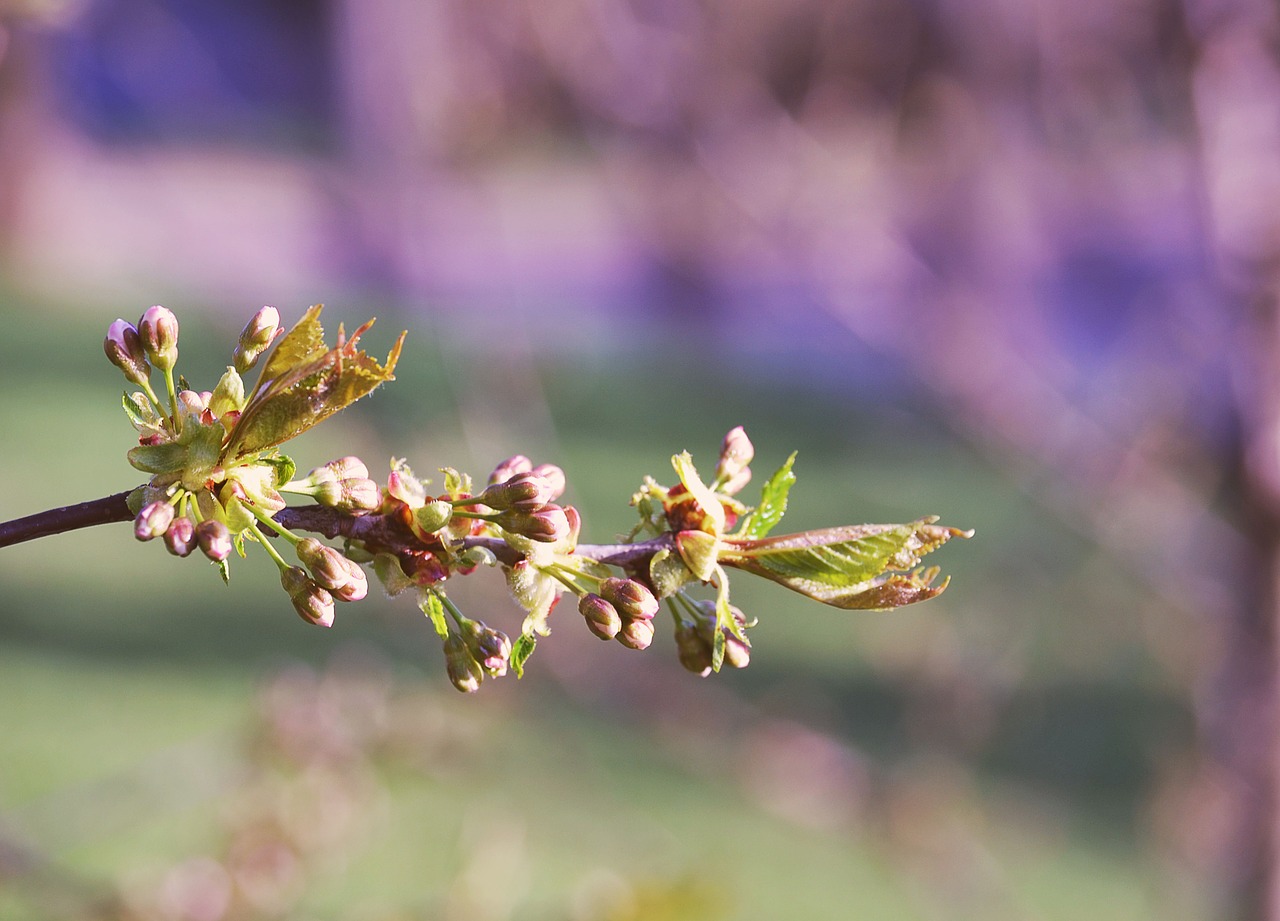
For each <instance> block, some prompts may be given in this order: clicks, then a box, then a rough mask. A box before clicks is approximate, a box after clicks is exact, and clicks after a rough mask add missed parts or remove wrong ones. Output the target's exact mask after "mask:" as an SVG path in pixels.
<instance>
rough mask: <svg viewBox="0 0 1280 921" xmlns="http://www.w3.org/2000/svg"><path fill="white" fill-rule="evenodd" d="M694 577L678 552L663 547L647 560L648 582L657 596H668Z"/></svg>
mask: <svg viewBox="0 0 1280 921" xmlns="http://www.w3.org/2000/svg"><path fill="white" fill-rule="evenodd" d="M695 578H696V577H695V576H694V574H693V573H692V572H690V571H689V567H688V566H686V565H685V564H684V560H682V559H681V558H680V554H678V553H672V552H671V550H670V549H669V548H667V547H663V548H662V549H661V550H659V551H658V552H657V553H655V554H654V555H653V557H652V558H651V559H650V560H649V583H650V584H651V585H652V586H653V588H654V591H655V592H656V593H657V596H658V597H659V598H669V597H671V596H672V595H674V594H675V593H676V592H678V591H679V590H680V588H681V587H682V586H684V585H686V584H687V583H689V582H692V581H693V580H694V579H695Z"/></svg>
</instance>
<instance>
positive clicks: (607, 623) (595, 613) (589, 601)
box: [578, 592, 622, 640]
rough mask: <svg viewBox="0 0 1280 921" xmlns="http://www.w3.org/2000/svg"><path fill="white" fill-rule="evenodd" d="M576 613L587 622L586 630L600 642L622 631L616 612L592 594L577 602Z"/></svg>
mask: <svg viewBox="0 0 1280 921" xmlns="http://www.w3.org/2000/svg"><path fill="white" fill-rule="evenodd" d="M578 613H580V614H581V615H582V616H583V617H584V618H586V621H587V629H588V630H590V631H591V632H592V633H594V634H595V635H596V636H598V637H600V639H602V640H611V639H613V638H614V637H615V636H617V635H618V631H619V630H621V629H622V618H621V617H619V616H618V610H617V608H615V607H614V606H613V605H611V604H610V603H609V602H607V601H605V600H604V599H603V598H601V597H600V596H599V595H597V594H595V593H594V592H588V593H587V594H585V595H583V596H582V597H581V598H580V599H579V600H578Z"/></svg>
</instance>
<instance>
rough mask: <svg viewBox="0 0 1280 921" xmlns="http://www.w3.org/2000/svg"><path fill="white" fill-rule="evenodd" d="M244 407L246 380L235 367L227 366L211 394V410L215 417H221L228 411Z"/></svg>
mask: <svg viewBox="0 0 1280 921" xmlns="http://www.w3.org/2000/svg"><path fill="white" fill-rule="evenodd" d="M242 409H244V381H243V380H241V379H240V375H239V374H237V373H236V369H235V368H230V367H229V368H227V370H226V372H225V373H224V374H223V375H222V378H221V380H219V381H218V386H216V387H214V388H213V393H211V394H209V412H211V413H213V418H215V419H221V418H222V417H223V416H225V415H226V414H227V413H231V412H239V411H240V410H242Z"/></svg>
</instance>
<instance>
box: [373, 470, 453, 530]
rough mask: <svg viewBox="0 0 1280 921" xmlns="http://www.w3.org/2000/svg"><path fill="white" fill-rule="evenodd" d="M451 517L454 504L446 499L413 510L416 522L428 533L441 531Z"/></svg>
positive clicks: (433, 501) (436, 500)
mask: <svg viewBox="0 0 1280 921" xmlns="http://www.w3.org/2000/svg"><path fill="white" fill-rule="evenodd" d="M370 482H372V480H371V481H370ZM451 518H453V506H452V505H450V504H449V503H448V502H447V501H446V500H444V499H434V500H432V501H431V502H428V503H427V504H426V505H424V506H423V507H422V508H420V509H415V510H414V512H413V520H414V522H415V523H416V524H417V525H418V527H419V528H421V529H422V530H423V531H424V532H425V533H427V534H434V533H435V532H436V531H439V530H440V529H441V528H443V527H444V526H445V525H447V524H448V523H449V520H450V519H451Z"/></svg>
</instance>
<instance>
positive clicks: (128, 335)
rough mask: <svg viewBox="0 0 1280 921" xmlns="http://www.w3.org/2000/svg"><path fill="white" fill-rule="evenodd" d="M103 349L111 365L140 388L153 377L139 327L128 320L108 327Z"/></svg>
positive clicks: (119, 321)
mask: <svg viewBox="0 0 1280 921" xmlns="http://www.w3.org/2000/svg"><path fill="white" fill-rule="evenodd" d="M102 348H103V350H105V351H106V353H107V358H108V359H110V361H111V363H112V364H113V365H115V366H116V367H117V368H119V369H120V370H121V371H123V372H124V376H125V378H126V379H127V380H129V381H131V382H132V383H135V384H137V385H139V386H142V385H144V384H146V382H147V379H148V378H150V376H151V365H149V364H148V363H147V354H146V351H145V350H144V349H143V347H142V339H141V338H139V336H138V330H137V327H135V326H134V325H133V324H132V323H130V322H128V321H127V320H123V319H120V320H116V321H115V322H114V323H112V324H111V325H110V326H108V327H107V338H106V339H104V340H103V341H102Z"/></svg>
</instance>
